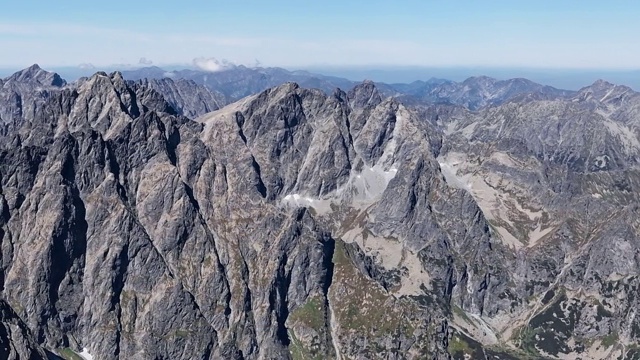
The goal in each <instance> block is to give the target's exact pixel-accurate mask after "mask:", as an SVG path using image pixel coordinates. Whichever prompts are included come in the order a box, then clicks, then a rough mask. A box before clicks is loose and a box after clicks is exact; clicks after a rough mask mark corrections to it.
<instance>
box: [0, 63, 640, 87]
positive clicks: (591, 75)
mask: <svg viewBox="0 0 640 360" xmlns="http://www.w3.org/2000/svg"><path fill="white" fill-rule="evenodd" d="M239 67H240V68H244V67H243V66H239ZM47 69H48V70H50V71H54V72H56V73H58V74H60V76H62V77H63V78H65V79H67V80H68V81H73V80H76V79H78V78H80V77H83V76H87V77H88V76H91V75H93V74H94V73H95V72H96V71H105V72H112V71H124V72H132V73H135V72H137V73H138V74H140V75H142V74H143V73H145V72H149V71H150V72H151V73H153V74H156V77H157V76H159V74H161V73H164V72H166V71H179V70H194V71H198V70H199V69H197V68H194V67H191V66H185V65H163V66H161V67H159V66H149V67H142V68H134V67H131V66H124V67H123V66H119V65H114V66H110V67H104V68H101V67H95V68H94V67H92V68H85V69H83V68H79V67H47ZM18 70H20V69H17V68H16V69H14V68H0V77H6V76H9V75H11V74H13V73H14V72H16V71H18ZM283 70H284V69H283ZM287 70H288V71H291V70H289V69H287ZM301 70H302V71H308V72H311V73H313V74H322V75H324V76H334V77H340V78H345V79H348V80H351V81H353V82H362V81H363V80H367V79H368V80H373V81H376V82H384V83H390V84H392V83H407V84H408V83H412V82H414V81H420V80H422V81H427V80H429V79H432V78H437V79H447V80H452V81H464V80H466V79H467V78H469V77H474V76H489V77H493V78H496V79H500V80H506V79H511V78H526V79H529V80H531V81H534V82H537V83H540V84H544V85H549V86H553V87H556V88H559V89H568V90H578V89H580V88H582V87H585V86H588V85H590V84H592V83H593V82H595V81H596V80H599V79H604V80H606V81H609V82H612V83H615V84H620V85H626V86H629V87H631V88H632V89H634V90H640V70H610V69H542V68H540V69H536V68H499V67H419V66H388V67H384V66H379V67H374V68H367V67H360V66H352V67H338V66H326V67H320V66H317V67H307V68H302V69H301ZM291 72H295V71H291Z"/></svg>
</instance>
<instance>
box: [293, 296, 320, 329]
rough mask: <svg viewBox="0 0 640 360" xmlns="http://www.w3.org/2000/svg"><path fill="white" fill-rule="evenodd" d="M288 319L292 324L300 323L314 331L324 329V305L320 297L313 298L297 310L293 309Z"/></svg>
mask: <svg viewBox="0 0 640 360" xmlns="http://www.w3.org/2000/svg"><path fill="white" fill-rule="evenodd" d="M290 318H291V320H292V321H293V322H300V323H302V324H304V325H306V326H308V327H310V328H312V329H314V330H319V329H322V328H324V327H325V323H326V321H325V304H324V299H323V298H322V297H321V296H314V297H311V298H309V300H308V301H307V302H306V303H305V304H304V305H302V306H300V307H299V308H297V309H295V310H294V311H293V312H292V313H291V315H290Z"/></svg>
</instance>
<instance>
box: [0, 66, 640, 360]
mask: <svg viewBox="0 0 640 360" xmlns="http://www.w3.org/2000/svg"><path fill="white" fill-rule="evenodd" d="M31 70H32V71H31V72H32V73H34V74H36V75H37V76H35V75H32V76H27V77H24V76H23V77H21V76H15V79H13V80H10V81H13V82H14V83H17V84H21V85H19V86H18V85H11V86H12V87H13V88H18V87H20V89H21V90H20V91H22V94H24V95H21V97H24V98H29V96H31V99H35V100H34V101H33V104H35V105H34V106H32V107H29V110H28V111H22V112H21V113H20V114H19V116H17V115H16V117H12V118H11V119H10V121H6V122H4V123H3V124H4V125H3V126H4V127H3V132H2V133H1V134H0V140H1V141H0V240H1V250H2V252H1V257H0V264H1V265H2V266H1V267H0V275H1V276H0V280H1V283H0V284H1V285H2V287H1V289H2V293H1V294H2V299H1V300H0V344H2V346H0V356H1V355H5V354H6V356H5V357H6V358H9V359H22V358H33V359H37V358H46V356H52V355H51V354H58V355H61V356H71V355H74V354H77V355H79V356H81V357H83V358H93V359H137V358H140V359H147V358H152V359H153V358H158V359H280V358H292V359H313V358H321V359H324V358H337V359H373V358H383V359H423V358H435V359H447V358H450V357H453V358H465V357H466V358H474V359H475V358H491V359H493V358H501V359H511V358H527V357H529V358H544V357H547V358H577V357H580V358H583V359H602V358H607V357H611V358H616V357H620V358H633V356H634V351H636V348H635V347H634V344H635V343H636V342H637V341H638V338H639V337H640V319H638V318H637V313H638V308H639V305H640V304H639V303H638V297H637V296H636V295H635V294H636V293H637V290H638V286H639V284H638V271H639V269H640V267H639V266H638V265H639V264H638V261H640V258H639V256H638V254H639V248H640V244H639V241H638V232H639V231H640V223H639V221H638V218H639V217H638V206H637V204H638V189H639V188H638V186H639V185H640V184H639V182H638V181H639V179H640V177H639V176H638V175H639V174H638V164H637V159H638V152H640V146H639V141H638V124H639V123H638V119H640V117H638V109H639V108H640V107H639V106H638V104H640V103H639V102H638V99H639V97H638V96H637V94H636V93H634V92H633V91H631V90H630V89H628V88H622V87H616V86H614V85H611V84H607V83H603V82H598V83H596V84H594V85H592V86H591V87H588V88H585V89H582V90H581V91H579V92H577V93H576V94H567V93H558V94H555V93H546V94H545V95H544V96H541V95H540V92H539V91H538V90H535V91H534V92H533V93H530V94H529V95H526V94H525V95H523V96H520V97H516V98H512V99H511V100H508V101H505V102H504V103H501V104H486V105H484V106H482V107H481V109H472V110H470V109H469V108H467V107H464V106H458V105H455V104H453V105H452V104H446V105H445V104H433V103H430V102H428V101H426V100H424V101H423V102H422V103H421V104H420V106H412V105H409V104H408V103H407V102H404V101H400V100H399V99H395V98H388V97H385V96H383V95H381V94H380V92H379V91H378V89H377V88H376V86H375V85H374V84H373V83H371V82H365V83H363V84H360V85H358V86H356V87H355V88H353V89H351V90H350V91H349V92H344V91H342V90H336V91H335V92H333V93H332V94H330V95H327V94H326V93H324V92H322V91H320V90H310V89H305V88H303V87H300V86H298V85H296V84H294V83H285V84H282V85H279V86H277V87H273V88H270V89H268V90H265V91H262V92H259V93H257V94H253V95H250V96H248V97H245V98H243V99H241V100H239V101H237V102H235V103H232V104H229V105H227V106H224V107H221V108H220V109H217V110H215V111H213V112H208V113H206V114H204V115H202V116H199V117H198V116H197V115H199V114H200V113H202V112H206V111H208V110H211V109H212V108H207V107H205V105H203V104H205V102H189V103H188V104H187V103H185V102H184V101H185V99H192V96H191V95H190V94H200V92H199V91H200V90H198V88H196V87H193V84H183V85H184V86H185V88H182V89H181V90H179V91H178V90H176V91H177V92H174V93H173V94H174V97H173V98H168V97H165V96H163V95H162V93H170V92H171V91H173V90H175V89H176V88H175V87H176V86H177V85H176V84H175V83H169V82H166V83H155V84H152V83H151V82H149V81H139V82H132V81H125V80H124V79H123V78H122V76H121V74H119V73H113V74H106V73H97V74H95V75H94V76H92V77H90V78H87V79H82V80H80V81H78V82H77V83H74V84H71V85H67V84H65V83H63V82H60V81H58V80H56V79H57V78H56V77H55V76H53V75H50V74H49V73H47V74H44V75H46V76H45V78H46V81H44V80H42V81H40V83H41V84H40V85H33V84H32V83H30V81H31V80H29V79H32V78H34V77H36V78H40V77H41V75H43V73H42V72H40V71H39V70H37V69H31ZM38 74H39V75H38ZM8 81H9V80H7V79H5V80H3V83H4V84H7V83H8ZM29 84H31V85H29ZM39 87H47V90H46V91H47V93H46V96H36V95H33V94H40V93H39V91H41V90H39ZM486 88H487V89H489V90H487V91H488V92H490V91H491V90H490V87H488V85H487V87H486ZM501 91H502V90H501ZM532 91H533V90H532ZM496 96H497V95H496ZM181 99H182V100H181ZM211 99H215V97H212V98H211ZM211 99H210V100H211ZM3 101H5V102H3V108H2V110H3V111H4V109H7V106H13V105H4V104H7V102H6V101H7V100H6V99H5V100H3ZM177 103H183V104H187V105H188V106H186V107H184V108H183V110H178V109H176V107H178V105H176V104H177ZM206 103H207V104H210V103H209V100H207V101H206ZM452 103H453V102H452ZM10 104H15V102H11V103H10ZM206 106H209V105H206ZM184 109H191V110H186V111H190V112H189V113H188V114H187V113H185V110H184ZM2 114H5V112H3V113H2ZM16 114H17V113H16ZM183 115H189V116H190V117H192V118H194V119H190V118H189V117H186V116H183ZM3 119H4V118H3ZM4 344H7V345H6V346H4ZM3 346H4V347H3ZM3 351H4V352H3Z"/></svg>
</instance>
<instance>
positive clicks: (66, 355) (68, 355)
mask: <svg viewBox="0 0 640 360" xmlns="http://www.w3.org/2000/svg"><path fill="white" fill-rule="evenodd" d="M58 355H60V356H62V358H63V359H65V360H84V359H83V358H82V356H80V355H78V354H77V353H76V352H75V351H73V350H71V349H70V348H64V349H60V350H58Z"/></svg>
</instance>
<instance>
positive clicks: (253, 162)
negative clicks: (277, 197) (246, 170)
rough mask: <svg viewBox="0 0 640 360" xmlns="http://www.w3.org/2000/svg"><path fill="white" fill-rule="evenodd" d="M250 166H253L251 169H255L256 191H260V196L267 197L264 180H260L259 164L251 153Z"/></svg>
mask: <svg viewBox="0 0 640 360" xmlns="http://www.w3.org/2000/svg"><path fill="white" fill-rule="evenodd" d="M251 166H252V167H253V170H255V172H256V179H255V181H256V184H255V186H256V190H258V192H259V193H260V196H262V198H266V197H267V187H266V186H264V182H262V173H261V171H260V165H259V164H258V162H256V159H255V158H254V157H253V155H252V156H251Z"/></svg>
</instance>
